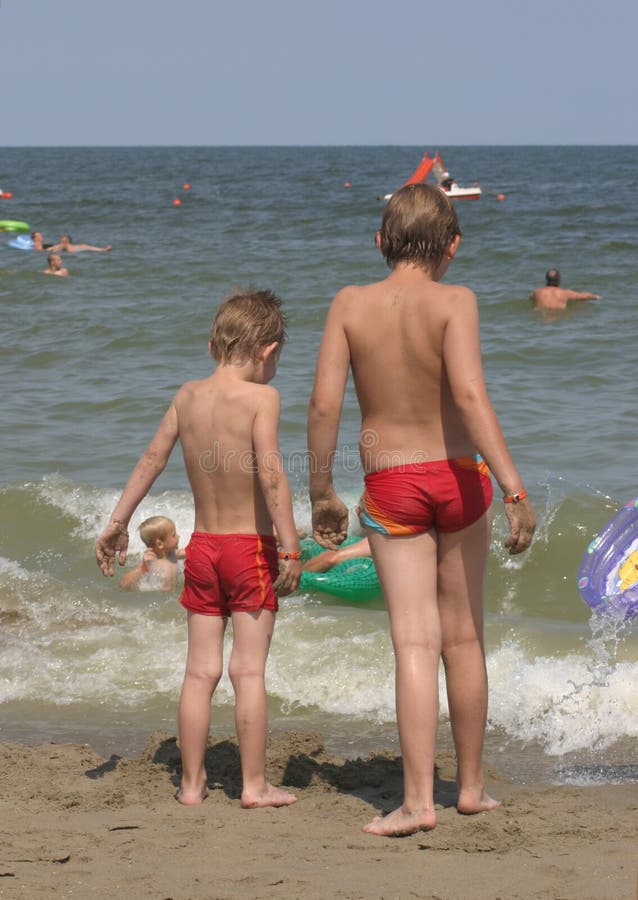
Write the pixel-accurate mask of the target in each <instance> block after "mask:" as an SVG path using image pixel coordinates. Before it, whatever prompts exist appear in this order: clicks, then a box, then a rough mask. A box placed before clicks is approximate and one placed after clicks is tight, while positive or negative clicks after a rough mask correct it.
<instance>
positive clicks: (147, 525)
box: [138, 516, 175, 547]
mask: <svg viewBox="0 0 638 900" xmlns="http://www.w3.org/2000/svg"><path fill="white" fill-rule="evenodd" d="M173 528H175V522H173V520H172V519H169V518H168V517H167V516H151V517H150V518H148V519H144V521H143V522H142V523H141V524H140V526H139V528H138V531H139V533H140V537H141V538H142V540H143V541H144V543H145V544H146V546H147V547H151V546H152V545H153V544H154V543H155V541H162V540H164V538H165V537H167V536H168V534H169V532H170V531H172V529H173Z"/></svg>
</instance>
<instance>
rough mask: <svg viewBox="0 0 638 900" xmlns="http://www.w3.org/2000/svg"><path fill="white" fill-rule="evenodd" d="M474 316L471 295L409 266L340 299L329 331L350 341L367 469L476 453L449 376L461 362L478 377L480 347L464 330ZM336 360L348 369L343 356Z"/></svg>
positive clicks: (469, 331) (351, 289) (350, 289)
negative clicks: (456, 403) (454, 398)
mask: <svg viewBox="0 0 638 900" xmlns="http://www.w3.org/2000/svg"><path fill="white" fill-rule="evenodd" d="M475 318H476V319H477V318H478V317H477V312H476V300H475V297H474V294H473V293H472V292H471V291H470V290H468V289H467V288H464V287H460V286H455V285H443V284H440V283H438V282H436V281H433V280H432V278H431V277H430V276H429V275H428V274H427V273H426V272H424V271H423V270H422V269H418V268H416V267H413V266H411V267H397V268H395V269H394V270H393V272H392V273H391V274H390V275H389V276H388V277H387V278H386V279H384V280H383V281H381V282H377V283H375V284H371V285H367V286H365V287H348V288H344V289H343V290H342V291H341V292H340V293H339V294H338V295H337V297H336V298H335V300H334V302H333V307H332V309H331V311H330V314H329V317H328V323H327V327H326V331H328V329H330V333H332V332H333V331H334V332H335V334H336V335H338V333H339V332H341V333H342V335H343V337H344V338H345V341H346V342H347V354H348V357H349V362H350V365H351V367H352V373H353V378H354V382H355V387H356V391H357V397H358V400H359V405H360V408H361V415H362V426H361V427H362V434H361V453H362V461H363V465H364V469H365V470H366V471H368V472H369V471H374V470H376V469H379V468H385V467H388V466H391V465H399V464H401V463H403V462H419V461H425V460H428V459H430V460H432V459H444V458H448V457H457V456H466V455H470V454H473V453H474V452H475V450H474V447H473V444H472V442H471V440H470V438H469V436H468V434H467V431H466V429H465V427H464V426H463V423H462V421H461V417H460V415H459V412H458V409H457V407H456V405H455V404H454V402H453V401H452V397H451V393H450V382H449V376H448V371H447V366H448V365H451V366H452V370H453V369H454V365H455V364H457V363H458V361H459V359H460V358H461V357H462V359H463V365H464V367H465V368H466V369H467V367H468V366H469V367H472V366H474V367H476V373H475V377H476V378H478V379H481V380H482V377H481V368H480V347H479V343H478V341H477V340H476V339H473V338H472V329H471V328H470V329H468V328H467V325H468V320H470V321H471V320H472V319H475ZM326 344H328V345H330V344H332V342H331V341H330V340H328V341H327V342H326ZM324 346H325V345H324ZM344 350H345V347H344ZM339 362H340V364H341V366H343V365H347V362H348V358H347V357H345V356H344V358H343V359H342V360H340V361H339ZM332 363H333V364H337V365H338V364H339V363H338V362H337V360H333V361H332Z"/></svg>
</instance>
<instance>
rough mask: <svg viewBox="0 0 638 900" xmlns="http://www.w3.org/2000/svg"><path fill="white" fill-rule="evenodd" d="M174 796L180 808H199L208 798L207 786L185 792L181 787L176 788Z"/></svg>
mask: <svg viewBox="0 0 638 900" xmlns="http://www.w3.org/2000/svg"><path fill="white" fill-rule="evenodd" d="M174 796H175V799H176V800H177V802H178V803H181V804H182V806H199V805H200V803H203V802H204V800H205V799H206V797H208V785H207V784H205V785H203V787H201V788H198V789H197V790H195V791H187V790H185V789H184V788H182V787H178V788H177V790H176V791H175V794H174Z"/></svg>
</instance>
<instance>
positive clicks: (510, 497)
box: [503, 488, 527, 503]
mask: <svg viewBox="0 0 638 900" xmlns="http://www.w3.org/2000/svg"><path fill="white" fill-rule="evenodd" d="M525 497H527V491H526V490H525V488H523V489H522V490H521V491H519V492H518V494H506V495H505V496H504V497H503V503H520V501H521V500H524V499H525Z"/></svg>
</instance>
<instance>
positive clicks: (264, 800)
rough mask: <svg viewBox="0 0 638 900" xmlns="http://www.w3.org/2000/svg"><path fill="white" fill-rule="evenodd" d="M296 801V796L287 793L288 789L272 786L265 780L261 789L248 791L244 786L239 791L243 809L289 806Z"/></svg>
mask: <svg viewBox="0 0 638 900" xmlns="http://www.w3.org/2000/svg"><path fill="white" fill-rule="evenodd" d="M296 802H297V798H296V797H295V795H294V794H289V793H288V791H284V790H282V789H281V788H276V787H273V786H272V784H268V782H266V785H265V786H264V788H263V790H261V791H250V790H246V789H245V788H244V790H243V791H242V792H241V805H242V808H243V809H260V808H261V807H263V806H290V805H291V804H292V803H296Z"/></svg>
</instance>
